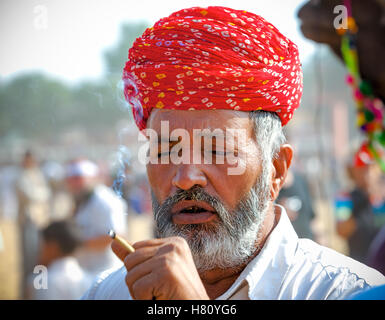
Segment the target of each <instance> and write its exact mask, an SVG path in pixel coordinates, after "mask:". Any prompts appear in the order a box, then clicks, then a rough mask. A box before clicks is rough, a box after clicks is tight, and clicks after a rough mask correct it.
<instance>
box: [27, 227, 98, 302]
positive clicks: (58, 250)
mask: <svg viewBox="0 0 385 320" xmlns="http://www.w3.org/2000/svg"><path fill="white" fill-rule="evenodd" d="M81 243H82V237H81V234H80V231H79V229H78V228H77V226H76V225H75V224H74V223H73V222H70V221H67V220H63V221H56V222H53V223H51V224H50V225H48V226H47V227H46V228H44V229H43V230H42V231H41V246H40V252H39V264H40V265H44V266H46V267H47V277H48V278H47V287H46V288H40V289H33V288H32V283H33V281H34V278H35V277H36V274H32V275H31V276H30V280H31V288H30V298H31V299H34V300H71V299H79V298H80V297H81V296H82V294H83V293H84V290H86V289H87V287H88V286H89V285H90V283H91V282H92V278H90V276H89V275H88V274H87V273H86V272H84V270H83V269H82V268H81V267H80V265H79V263H78V261H77V259H76V258H75V257H74V254H75V252H76V250H77V249H78V248H79V246H80V245H81Z"/></svg>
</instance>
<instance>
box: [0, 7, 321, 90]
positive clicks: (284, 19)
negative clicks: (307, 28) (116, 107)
mask: <svg viewBox="0 0 385 320" xmlns="http://www.w3.org/2000/svg"><path fill="white" fill-rule="evenodd" d="M303 3H304V0H250V1H249V0H238V1H234V0H232V1H226V0H222V1H220V0H218V1H214V0H211V1H209V0H206V1H204V0H195V1H191V0H139V1H132V0H103V1H102V0H1V1H0V46H1V48H2V49H1V53H0V77H1V78H3V77H5V78H9V77H10V76H14V75H16V74H19V73H20V72H24V71H32V70H38V71H43V72H45V73H46V74H48V75H51V76H54V77H58V78H60V79H62V80H65V81H68V82H77V81H81V80H84V79H86V78H88V79H89V78H98V77H100V76H102V74H103V50H104V49H105V48H107V47H109V46H112V45H114V44H115V43H116V42H117V40H118V37H119V30H120V25H121V23H122V22H125V21H130V20H131V21H132V20H145V21H148V22H149V24H152V23H154V22H155V21H157V20H158V19H159V18H161V17H163V16H167V15H169V14H170V13H172V12H174V11H176V10H179V9H182V8H186V7H192V6H208V5H223V6H227V7H232V8H234V9H244V10H248V11H251V12H254V13H256V14H259V15H261V16H263V17H264V18H265V19H266V20H268V21H269V22H271V23H273V24H274V25H275V26H276V27H277V28H278V29H279V30H280V31H281V32H282V33H283V34H285V35H286V36H287V37H289V38H290V39H291V40H293V41H294V42H295V43H296V44H297V45H298V47H299V51H300V57H301V59H302V60H304V59H306V57H308V56H309V55H310V54H311V53H312V52H313V50H314V44H313V43H312V42H311V41H309V40H306V39H305V38H304V37H303V36H302V35H301V32H300V30H299V20H298V19H297V17H296V14H297V11H298V9H299V7H300V6H301V5H302V4H303Z"/></svg>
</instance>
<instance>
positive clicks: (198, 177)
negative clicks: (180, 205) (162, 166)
mask: <svg viewBox="0 0 385 320" xmlns="http://www.w3.org/2000/svg"><path fill="white" fill-rule="evenodd" d="M172 184H173V186H175V187H177V188H179V189H183V190H189V189H190V188H192V187H193V186H195V185H199V186H201V187H202V188H204V187H206V186H207V177H206V175H205V174H204V172H203V171H202V170H201V169H200V168H199V167H198V166H196V165H191V164H181V165H179V166H178V169H177V171H176V174H175V176H174V178H173V179H172Z"/></svg>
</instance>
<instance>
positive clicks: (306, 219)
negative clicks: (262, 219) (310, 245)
mask: <svg viewBox="0 0 385 320" xmlns="http://www.w3.org/2000/svg"><path fill="white" fill-rule="evenodd" d="M277 203H278V204H280V205H282V206H283V207H285V209H286V211H287V215H288V216H289V219H290V221H291V223H292V225H293V227H294V230H295V231H296V232H297V234H298V236H299V237H300V238H308V239H312V240H314V235H313V230H312V226H311V223H312V220H313V219H314V218H315V214H314V211H313V205H312V197H311V195H310V192H309V186H308V184H307V181H306V180H305V177H304V176H302V174H301V173H300V172H299V171H297V170H296V169H291V170H289V171H288V173H287V177H286V181H285V183H284V185H283V187H282V189H281V191H280V192H279V196H278V198H277Z"/></svg>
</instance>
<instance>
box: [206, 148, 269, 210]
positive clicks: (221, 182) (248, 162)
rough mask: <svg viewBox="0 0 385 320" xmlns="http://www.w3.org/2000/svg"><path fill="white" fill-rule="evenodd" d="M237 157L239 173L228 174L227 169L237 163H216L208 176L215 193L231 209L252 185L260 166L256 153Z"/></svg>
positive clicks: (259, 172) (258, 173) (257, 175)
mask: <svg viewBox="0 0 385 320" xmlns="http://www.w3.org/2000/svg"><path fill="white" fill-rule="evenodd" d="M239 158H240V163H239V165H238V169H239V172H241V174H229V169H231V168H234V167H237V165H217V166H215V170H213V171H212V175H211V177H210V178H211V179H210V181H211V182H212V184H213V187H214V189H215V191H216V193H217V194H218V195H219V197H220V198H221V200H222V201H224V202H225V203H226V204H227V205H228V206H229V207H230V208H231V209H235V207H236V206H237V204H238V202H239V201H240V200H241V199H242V198H243V197H244V196H245V195H246V194H247V193H248V192H249V191H250V190H251V188H252V187H254V185H255V183H256V181H257V178H258V177H259V175H260V174H261V168H262V167H261V165H260V164H259V160H258V157H257V154H255V153H253V152H249V153H245V154H244V155H241V154H240V155H239Z"/></svg>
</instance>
